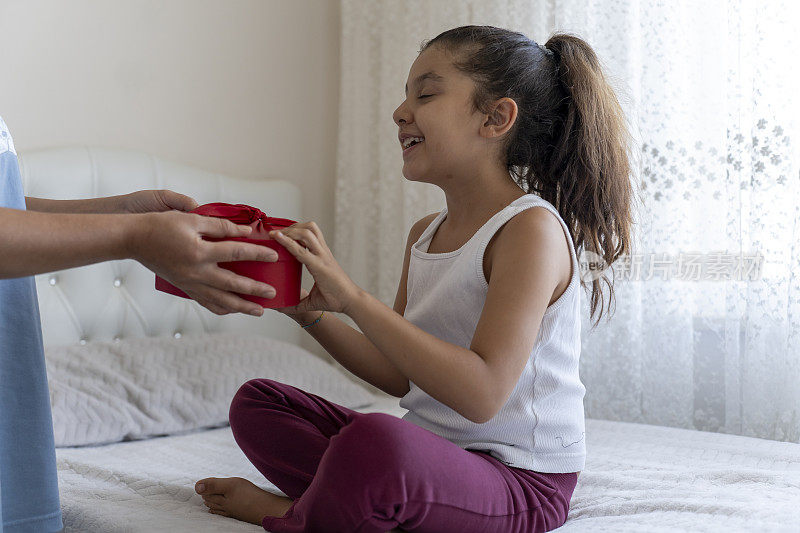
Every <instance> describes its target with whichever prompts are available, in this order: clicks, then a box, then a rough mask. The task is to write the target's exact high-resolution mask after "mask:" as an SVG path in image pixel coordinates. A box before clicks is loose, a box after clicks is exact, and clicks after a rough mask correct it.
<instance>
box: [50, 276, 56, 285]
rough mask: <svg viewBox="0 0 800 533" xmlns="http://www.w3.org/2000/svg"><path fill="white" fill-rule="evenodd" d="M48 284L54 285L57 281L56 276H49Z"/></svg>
mask: <svg viewBox="0 0 800 533" xmlns="http://www.w3.org/2000/svg"><path fill="white" fill-rule="evenodd" d="M49 281H50V285H55V284H56V283H58V276H50V280H49Z"/></svg>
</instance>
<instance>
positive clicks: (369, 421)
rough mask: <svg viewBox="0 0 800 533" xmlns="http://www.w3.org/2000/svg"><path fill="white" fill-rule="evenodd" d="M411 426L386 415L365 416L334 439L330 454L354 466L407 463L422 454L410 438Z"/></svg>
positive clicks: (349, 425) (369, 414) (361, 416)
mask: <svg viewBox="0 0 800 533" xmlns="http://www.w3.org/2000/svg"><path fill="white" fill-rule="evenodd" d="M407 424H408V422H405V421H404V420H402V419H400V418H397V417H396V416H392V415H389V414H386V413H365V414H362V415H360V416H357V417H356V418H354V419H353V420H352V421H351V422H350V423H349V424H347V425H346V426H345V427H343V428H342V429H341V430H340V431H339V433H338V434H337V435H334V436H333V437H332V438H331V441H330V444H329V449H328V452H327V453H333V454H335V455H338V456H339V459H340V460H342V461H344V462H345V463H347V462H352V464H353V466H358V465H364V464H366V462H370V459H371V458H372V461H374V462H376V463H380V464H381V465H384V467H390V464H391V463H398V464H403V463H407V462H408V461H409V460H410V459H411V458H410V457H409V455H414V454H416V453H418V452H419V450H418V449H417V446H415V442H414V441H415V439H414V437H413V435H410V434H409V432H408V429H409V428H408V427H407Z"/></svg>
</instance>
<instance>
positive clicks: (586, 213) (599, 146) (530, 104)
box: [419, 26, 636, 327]
mask: <svg viewBox="0 0 800 533" xmlns="http://www.w3.org/2000/svg"><path fill="white" fill-rule="evenodd" d="M433 45H436V46H438V47H441V49H442V50H444V51H446V52H448V53H449V54H450V55H451V56H452V57H453V65H454V67H455V68H456V69H458V70H459V71H461V72H464V73H465V74H467V75H468V76H470V77H471V78H472V79H473V81H474V82H475V91H474V93H473V106H474V108H475V110H478V111H480V112H482V113H487V114H488V113H490V111H491V105H492V104H493V103H495V102H496V101H497V100H498V99H500V98H503V97H508V98H511V99H513V100H514V101H515V102H516V104H517V109H518V111H517V119H516V122H515V124H514V125H513V126H512V128H511V130H509V132H508V133H507V135H506V138H505V141H504V143H503V153H504V154H505V163H506V166H507V168H508V170H509V173H510V175H511V177H512V178H513V179H514V181H515V182H517V184H518V185H520V186H521V187H522V188H523V190H525V191H526V192H527V193H535V194H538V195H539V196H541V197H542V198H543V199H545V200H547V201H548V202H550V203H551V204H553V206H554V207H555V208H556V209H557V210H558V212H559V214H560V215H561V218H563V219H564V222H566V224H567V227H568V228H569V230H570V237H571V238H572V242H573V245H574V246H575V250H576V253H578V254H580V253H581V250H587V251H591V252H594V253H596V254H598V255H599V256H601V257H602V258H603V260H604V261H605V265H611V264H612V263H614V261H615V260H616V259H617V258H618V257H620V256H621V255H624V254H629V253H630V251H631V225H632V223H633V222H632V216H631V201H632V199H633V195H634V192H633V187H632V184H631V170H632V168H631V159H632V158H633V157H634V154H635V153H636V151H635V150H634V149H633V143H631V142H630V141H631V139H632V137H631V135H630V134H629V131H628V128H627V126H626V119H625V114H624V112H623V110H622V107H621V106H620V104H619V102H618V100H617V97H616V94H615V93H614V90H613V89H612V87H611V86H610V85H609V83H608V82H607V81H606V77H605V75H604V74H603V71H602V69H601V67H600V63H599V61H598V58H597V55H596V54H595V53H594V51H593V50H592V48H591V47H590V46H589V44H588V43H586V41H584V40H583V39H581V38H580V37H577V36H575V35H572V34H569V33H563V32H557V33H554V34H553V35H552V36H551V37H550V38H549V39H548V40H547V43H546V44H545V45H544V47H543V48H544V49H543V48H542V47H540V46H539V45H538V44H536V43H535V42H534V41H532V40H531V39H529V38H528V37H526V36H525V35H523V34H522V33H518V32H513V31H510V30H505V29H502V28H496V27H493V26H461V27H458V28H453V29H451V30H448V31H445V32H443V33H441V34H439V35H438V36H436V37H435V38H433V39H431V40H429V41H427V42H423V44H422V47H421V49H420V51H419V52H420V54H421V53H422V52H424V51H425V50H426V49H428V48H429V47H431V46H433ZM605 272H606V271H604V272H603V274H602V275H601V276H600V278H599V279H593V280H592V297H591V312H590V318H591V317H592V316H594V314H595V310H596V309H597V307H598V305H599V306H600V313H599V315H598V316H597V320H596V322H595V323H594V326H596V325H597V324H598V323H599V321H600V317H601V316H602V315H603V309H604V300H603V293H602V288H601V283H600V282H601V281H604V282H605V283H606V285H608V288H609V291H610V297H609V311H611V303H612V302H613V299H614V288H613V281H609V279H608V277H607V276H606V275H605ZM612 272H613V271H612ZM581 285H582V286H585V280H584V279H583V278H582V279H581ZM608 318H610V316H609V317H608ZM594 326H593V327H594Z"/></svg>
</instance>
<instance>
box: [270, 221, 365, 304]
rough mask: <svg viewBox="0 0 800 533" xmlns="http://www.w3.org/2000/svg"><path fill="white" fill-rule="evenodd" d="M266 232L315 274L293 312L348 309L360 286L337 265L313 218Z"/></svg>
mask: <svg viewBox="0 0 800 533" xmlns="http://www.w3.org/2000/svg"><path fill="white" fill-rule="evenodd" d="M269 234H270V236H271V237H272V238H274V239H275V240H277V241H278V244H281V245H282V246H283V247H284V248H286V250H288V251H289V253H291V254H292V255H293V256H294V257H295V258H296V259H297V260H298V261H300V262H301V263H303V264H304V265H305V266H306V268H307V269H308V272H309V273H310V274H311V275H312V276H313V277H314V286H313V287H312V288H311V292H310V293H308V295H307V296H306V297H305V298H304V299H302V300H300V302H299V303H298V304H297V305H296V306H294V310H293V311H292V313H296V314H299V313H305V312H307V311H334V312H339V313H347V309H348V307H349V306H350V303H351V301H352V300H353V299H354V298H355V297H356V296H357V295H358V292H359V291H360V290H361V289H360V288H359V287H358V285H356V284H355V283H354V282H353V280H351V279H350V277H349V276H348V275H347V274H346V273H345V272H344V270H342V267H341V266H339V263H338V262H337V261H336V259H335V258H334V257H333V254H332V253H331V251H330V249H329V248H328V245H327V244H326V243H325V238H324V237H323V236H322V232H321V231H320V229H319V227H318V226H317V225H316V224H315V223H314V222H302V223H297V224H292V225H291V226H289V227H286V228H283V229H282V230H280V231H277V230H275V231H271V232H270V233H269ZM281 234H282V235H281ZM283 309H285V308H283Z"/></svg>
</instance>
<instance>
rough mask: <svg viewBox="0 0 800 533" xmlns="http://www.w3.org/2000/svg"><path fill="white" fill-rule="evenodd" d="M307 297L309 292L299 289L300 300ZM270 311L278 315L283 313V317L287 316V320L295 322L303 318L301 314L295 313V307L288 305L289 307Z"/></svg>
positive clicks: (275, 308) (274, 308)
mask: <svg viewBox="0 0 800 533" xmlns="http://www.w3.org/2000/svg"><path fill="white" fill-rule="evenodd" d="M308 295H309V292H308V291H307V290H305V289H303V288H300V299H301V300H302V299H303V298H305V297H306V296H308ZM298 305H299V304H298ZM271 309H272V310H273V311H278V312H279V313H283V314H284V315H286V316H288V317H289V318H291V319H292V320H295V321H300V319H301V318H302V317H303V316H304V315H303V313H301V312H298V311H297V305H290V306H289V307H272V308H271Z"/></svg>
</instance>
